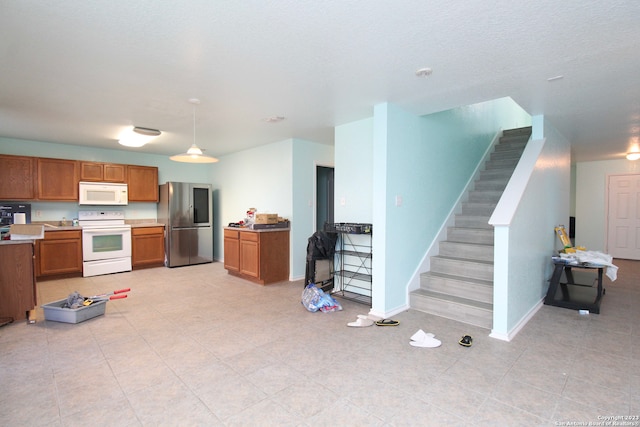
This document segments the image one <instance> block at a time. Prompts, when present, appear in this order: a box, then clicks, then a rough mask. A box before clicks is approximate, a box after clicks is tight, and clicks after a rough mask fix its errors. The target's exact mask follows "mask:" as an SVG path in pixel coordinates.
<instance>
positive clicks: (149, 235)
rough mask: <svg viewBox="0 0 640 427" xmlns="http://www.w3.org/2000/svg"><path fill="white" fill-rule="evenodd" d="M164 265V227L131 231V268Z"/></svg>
mask: <svg viewBox="0 0 640 427" xmlns="http://www.w3.org/2000/svg"><path fill="white" fill-rule="evenodd" d="M163 265H164V227H161V226H158V227H134V228H132V229H131V266H132V267H133V268H134V269H136V268H145V267H160V266H163Z"/></svg>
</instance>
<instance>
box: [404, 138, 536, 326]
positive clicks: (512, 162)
mask: <svg viewBox="0 0 640 427" xmlns="http://www.w3.org/2000/svg"><path fill="white" fill-rule="evenodd" d="M530 135H531V127H526V128H519V129H511V130H506V131H504V132H503V136H502V137H501V138H500V141H499V144H498V145H496V148H495V150H494V152H493V153H491V155H490V158H489V160H488V161H487V162H486V164H485V169H484V170H483V171H482V172H480V176H479V177H478V179H477V180H476V181H475V183H474V184H475V185H474V190H472V191H470V192H469V198H468V200H467V201H466V202H464V203H463V204H462V211H461V212H460V213H459V214H456V216H455V222H454V226H453V227H449V228H448V229H447V239H446V240H445V241H442V242H440V251H439V252H440V254H439V255H437V256H433V257H431V271H428V272H425V273H422V274H421V275H420V288H419V289H417V290H415V291H413V292H411V294H410V301H409V302H410V306H411V308H412V309H415V310H420V311H423V312H426V313H431V314H435V315H437V316H441V317H446V318H448V319H453V320H457V321H460V322H463V323H468V324H471V325H476V326H480V327H483V328H488V329H491V327H492V326H493V227H492V226H491V225H489V223H488V222H489V218H490V217H491V214H492V213H493V210H494V209H495V207H496V205H497V203H498V200H500V196H502V192H503V191H504V189H505V187H506V186H507V182H509V179H510V178H511V175H512V173H513V170H514V169H515V167H516V165H517V164H518V161H519V160H520V156H521V155H522V152H523V151H524V147H525V145H526V143H527V141H528V140H529V136H530Z"/></svg>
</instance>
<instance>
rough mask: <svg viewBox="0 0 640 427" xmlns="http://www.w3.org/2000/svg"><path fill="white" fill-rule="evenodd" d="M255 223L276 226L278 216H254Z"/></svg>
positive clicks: (262, 214) (261, 214) (263, 214)
mask: <svg viewBox="0 0 640 427" xmlns="http://www.w3.org/2000/svg"><path fill="white" fill-rule="evenodd" d="M255 223H256V224H277V223H278V214H266V213H259V214H256V220H255Z"/></svg>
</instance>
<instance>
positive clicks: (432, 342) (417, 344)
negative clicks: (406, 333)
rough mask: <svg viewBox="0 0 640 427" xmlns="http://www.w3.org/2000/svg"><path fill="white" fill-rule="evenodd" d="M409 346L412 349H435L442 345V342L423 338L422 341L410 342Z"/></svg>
mask: <svg viewBox="0 0 640 427" xmlns="http://www.w3.org/2000/svg"><path fill="white" fill-rule="evenodd" d="M409 344H411V345H412V346H414V347H426V348H436V347H440V346H441V345H442V341H440V340H438V339H435V338H434V337H427V336H425V337H424V339H423V340H422V341H410V342H409Z"/></svg>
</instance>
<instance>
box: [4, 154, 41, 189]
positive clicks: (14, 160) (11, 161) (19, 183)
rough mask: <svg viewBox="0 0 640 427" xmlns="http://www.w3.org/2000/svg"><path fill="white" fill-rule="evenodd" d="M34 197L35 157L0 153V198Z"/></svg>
mask: <svg viewBox="0 0 640 427" xmlns="http://www.w3.org/2000/svg"><path fill="white" fill-rule="evenodd" d="M35 198H36V159H35V158H34V157H24V156H8V155H0V200H32V199H35Z"/></svg>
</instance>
